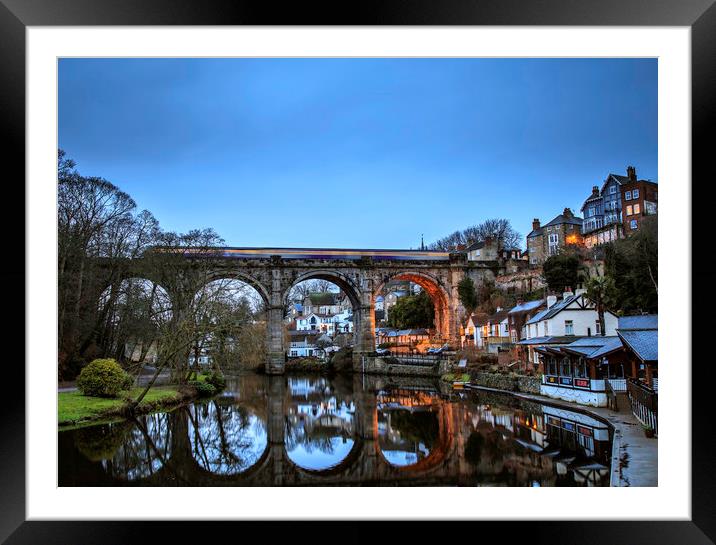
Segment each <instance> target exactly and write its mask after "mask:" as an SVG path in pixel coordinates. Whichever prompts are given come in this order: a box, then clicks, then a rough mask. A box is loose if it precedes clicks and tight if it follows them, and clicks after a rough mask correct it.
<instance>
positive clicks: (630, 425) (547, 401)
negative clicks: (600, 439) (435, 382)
mask: <svg viewBox="0 0 716 545" xmlns="http://www.w3.org/2000/svg"><path fill="white" fill-rule="evenodd" d="M467 387H468V388H472V389H476V390H485V391H489V392H499V393H503V394H506V395H511V396H514V397H518V398H520V399H526V400H529V401H536V402H539V403H541V404H543V405H551V406H554V407H558V408H564V409H568V410H570V411H574V412H579V413H582V414H586V415H589V416H591V417H593V418H596V419H597V420H600V421H601V422H604V423H605V424H607V425H608V426H610V427H611V429H612V430H613V434H612V459H611V479H610V484H611V486H615V487H622V486H658V478H659V473H658V450H659V440H658V439H657V438H647V437H646V436H645V435H644V431H643V429H642V426H641V423H640V422H639V421H638V420H637V419H636V418H635V417H634V415H633V414H632V413H631V410H622V411H619V412H615V411H612V410H611V409H609V408H607V407H586V406H583V405H577V404H576V403H570V402H568V401H560V400H558V399H553V398H551V397H547V396H543V395H539V394H529V393H520V392H515V391H510V390H501V389H498V388H489V387H486V386H479V385H475V384H470V385H467Z"/></svg>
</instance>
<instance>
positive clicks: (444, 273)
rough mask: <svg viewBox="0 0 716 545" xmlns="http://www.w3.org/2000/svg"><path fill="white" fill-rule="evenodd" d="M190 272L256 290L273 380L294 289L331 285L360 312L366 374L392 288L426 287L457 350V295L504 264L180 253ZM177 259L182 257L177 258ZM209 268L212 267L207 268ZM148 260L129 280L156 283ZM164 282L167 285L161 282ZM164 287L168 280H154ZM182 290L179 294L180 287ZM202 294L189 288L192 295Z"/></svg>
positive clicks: (324, 252) (441, 255) (329, 253)
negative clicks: (379, 310)
mask: <svg viewBox="0 0 716 545" xmlns="http://www.w3.org/2000/svg"><path fill="white" fill-rule="evenodd" d="M178 251H179V252H180V253H181V254H182V256H183V257H184V258H185V260H186V261H185V263H186V267H187V270H189V269H191V268H192V267H191V266H192V263H195V262H196V261H197V260H205V266H204V269H205V270H206V272H205V275H204V278H203V282H204V284H207V283H209V282H212V281H214V280H218V279H223V278H231V279H237V280H240V281H242V282H245V283H247V284H248V285H250V286H252V287H253V288H254V289H256V291H257V292H258V293H259V295H260V296H261V298H262V299H263V300H264V303H265V305H266V319H267V339H266V343H267V348H268V350H267V352H268V362H267V363H266V372H267V373H268V374H282V373H283V372H284V364H285V359H286V346H284V336H283V319H284V312H285V305H286V302H287V298H288V294H289V291H290V290H291V288H292V287H293V286H294V285H295V284H297V283H298V282H302V281H304V280H310V279H323V280H328V281H330V282H332V283H335V284H336V285H338V286H339V287H340V288H341V289H342V290H343V291H344V292H345V293H346V294H347V295H348V297H349V299H350V301H351V303H352V305H353V321H354V332H353V339H354V342H353V361H354V368H356V369H359V368H360V362H361V358H362V356H364V355H365V354H368V353H372V352H373V351H374V350H375V298H376V297H377V296H378V295H379V294H380V292H381V290H382V289H383V287H384V286H385V284H386V283H387V282H390V281H391V280H409V281H412V282H414V283H416V284H418V285H420V286H421V287H422V288H423V289H424V290H425V291H426V292H427V293H428V294H429V295H430V297H431V299H432V301H433V304H434V306H435V321H436V324H435V325H436V329H437V330H438V332H439V334H440V335H441V336H442V337H443V338H445V339H446V341H448V342H450V343H451V344H458V343H459V319H460V316H461V315H462V314H463V313H464V309H463V307H462V304H461V303H460V299H459V297H458V292H457V287H458V284H459V283H460V281H461V280H462V279H463V278H465V277H470V278H471V279H472V280H473V281H474V282H475V286H476V287H479V286H481V285H482V284H483V283H484V282H485V281H486V280H494V278H495V276H497V275H499V274H501V273H502V272H504V271H503V266H502V265H501V264H500V263H498V262H497V261H480V262H474V261H468V260H467V255H466V254H465V253H464V252H438V251H419V250H349V249H322V248H233V247H227V248H210V249H200V250H199V249H193V248H183V249H180V250H178ZM174 252H177V250H174ZM206 260H208V264H207V262H206ZM145 269H146V267H144V266H143V264H142V259H135V260H133V262H132V263H130V264H129V266H128V267H127V271H126V274H127V276H143V277H147V278H149V277H150V276H149V275H148V274H147V273H146V270H145ZM169 273H170V277H171V283H172V284H174V285H173V286H171V287H170V286H167V291H168V292H169V294H170V296H171V298H172V300H173V305H172V306H173V308H176V309H177V310H178V311H181V307H182V305H183V304H185V303H184V302H185V301H188V300H190V297H191V296H193V293H185V292H182V289H181V282H174V277H175V276H176V275H180V274H181V272H180V271H176V270H174V268H173V269H172V270H171V271H169ZM157 276H159V277H161V278H157ZM154 278H156V280H157V281H158V283H160V284H162V285H164V284H166V282H167V275H166V274H159V275H157V274H156V273H154V274H152V277H151V279H154ZM177 286H178V287H177ZM195 289H196V286H195V285H194V286H193V287H192V288H189V287H187V288H186V290H190V291H193V290H195Z"/></svg>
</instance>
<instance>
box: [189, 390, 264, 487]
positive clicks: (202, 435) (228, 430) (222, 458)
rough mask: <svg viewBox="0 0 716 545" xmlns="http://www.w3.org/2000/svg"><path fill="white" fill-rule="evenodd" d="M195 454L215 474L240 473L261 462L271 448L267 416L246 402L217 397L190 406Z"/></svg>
mask: <svg viewBox="0 0 716 545" xmlns="http://www.w3.org/2000/svg"><path fill="white" fill-rule="evenodd" d="M186 411H187V414H188V419H189V421H188V427H187V433H188V439H189V447H190V449H191V456H192V458H194V461H195V462H196V463H197V465H198V466H199V467H200V468H201V469H203V470H204V471H207V472H209V473H212V474H214V475H237V474H242V473H245V472H247V471H248V470H249V469H250V468H252V467H254V466H256V465H260V462H261V460H262V459H263V458H264V457H265V455H266V453H267V451H268V433H267V425H266V421H265V419H263V418H261V417H260V416H259V415H258V414H257V413H256V411H251V410H249V409H247V408H246V407H244V406H242V405H234V404H233V403H232V404H226V405H225V406H224V404H222V403H221V399H220V398H217V399H214V400H212V401H210V402H208V403H203V404H194V405H193V406H191V407H188V408H187V409H186Z"/></svg>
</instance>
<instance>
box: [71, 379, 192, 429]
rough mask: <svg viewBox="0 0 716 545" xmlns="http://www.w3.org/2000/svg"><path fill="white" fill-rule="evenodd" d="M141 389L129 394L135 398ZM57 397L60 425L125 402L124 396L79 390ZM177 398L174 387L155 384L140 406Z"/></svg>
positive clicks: (120, 405) (88, 416)
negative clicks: (109, 395)
mask: <svg viewBox="0 0 716 545" xmlns="http://www.w3.org/2000/svg"><path fill="white" fill-rule="evenodd" d="M142 390H144V388H134V389H132V390H131V391H130V392H129V395H130V396H131V397H132V398H136V397H137V396H138V395H139V394H140V393H141V392H142ZM57 397H58V401H57V422H58V423H59V424H60V425H63V424H71V423H76V422H79V421H81V420H94V419H97V418H101V417H102V415H104V414H106V413H107V412H108V411H111V410H113V409H119V408H121V407H122V406H123V405H124V404H125V403H126V399H124V396H120V397H118V398H116V399H112V398H105V397H90V396H84V395H82V394H81V393H80V392H61V393H59V394H58V396H57ZM178 398H179V392H178V390H177V389H176V388H175V387H173V386H157V387H155V388H151V389H150V390H149V391H148V392H147V395H146V396H144V399H142V403H140V407H141V406H143V405H145V404H150V403H156V402H166V401H170V400H172V399H178Z"/></svg>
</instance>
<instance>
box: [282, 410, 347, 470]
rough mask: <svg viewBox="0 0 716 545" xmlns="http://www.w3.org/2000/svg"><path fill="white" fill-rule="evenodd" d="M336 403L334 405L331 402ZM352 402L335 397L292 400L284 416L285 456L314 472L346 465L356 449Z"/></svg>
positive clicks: (298, 467)
mask: <svg viewBox="0 0 716 545" xmlns="http://www.w3.org/2000/svg"><path fill="white" fill-rule="evenodd" d="M333 403H335V406H333V405H332V404H333ZM355 427H356V415H355V405H354V404H353V402H351V401H346V400H343V399H341V400H340V402H338V401H337V400H336V398H335V397H331V398H328V399H326V400H321V401H319V402H316V401H308V400H307V401H306V402H304V403H302V402H301V401H300V400H299V401H298V402H295V403H294V404H293V405H292V407H291V408H290V409H289V412H288V414H287V416H286V428H285V440H284V446H285V450H286V457H287V458H288V460H289V461H290V462H291V463H292V464H293V465H294V466H295V467H296V468H297V469H300V470H302V471H305V472H309V473H311V474H314V475H318V474H332V473H335V472H336V470H337V468H343V467H346V464H347V462H348V461H349V460H350V461H351V463H352V460H353V458H355V455H356V453H357V452H359V451H360V449H359V448H357V446H358V445H357V443H358V441H357V437H356V433H355V432H356V429H355Z"/></svg>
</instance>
